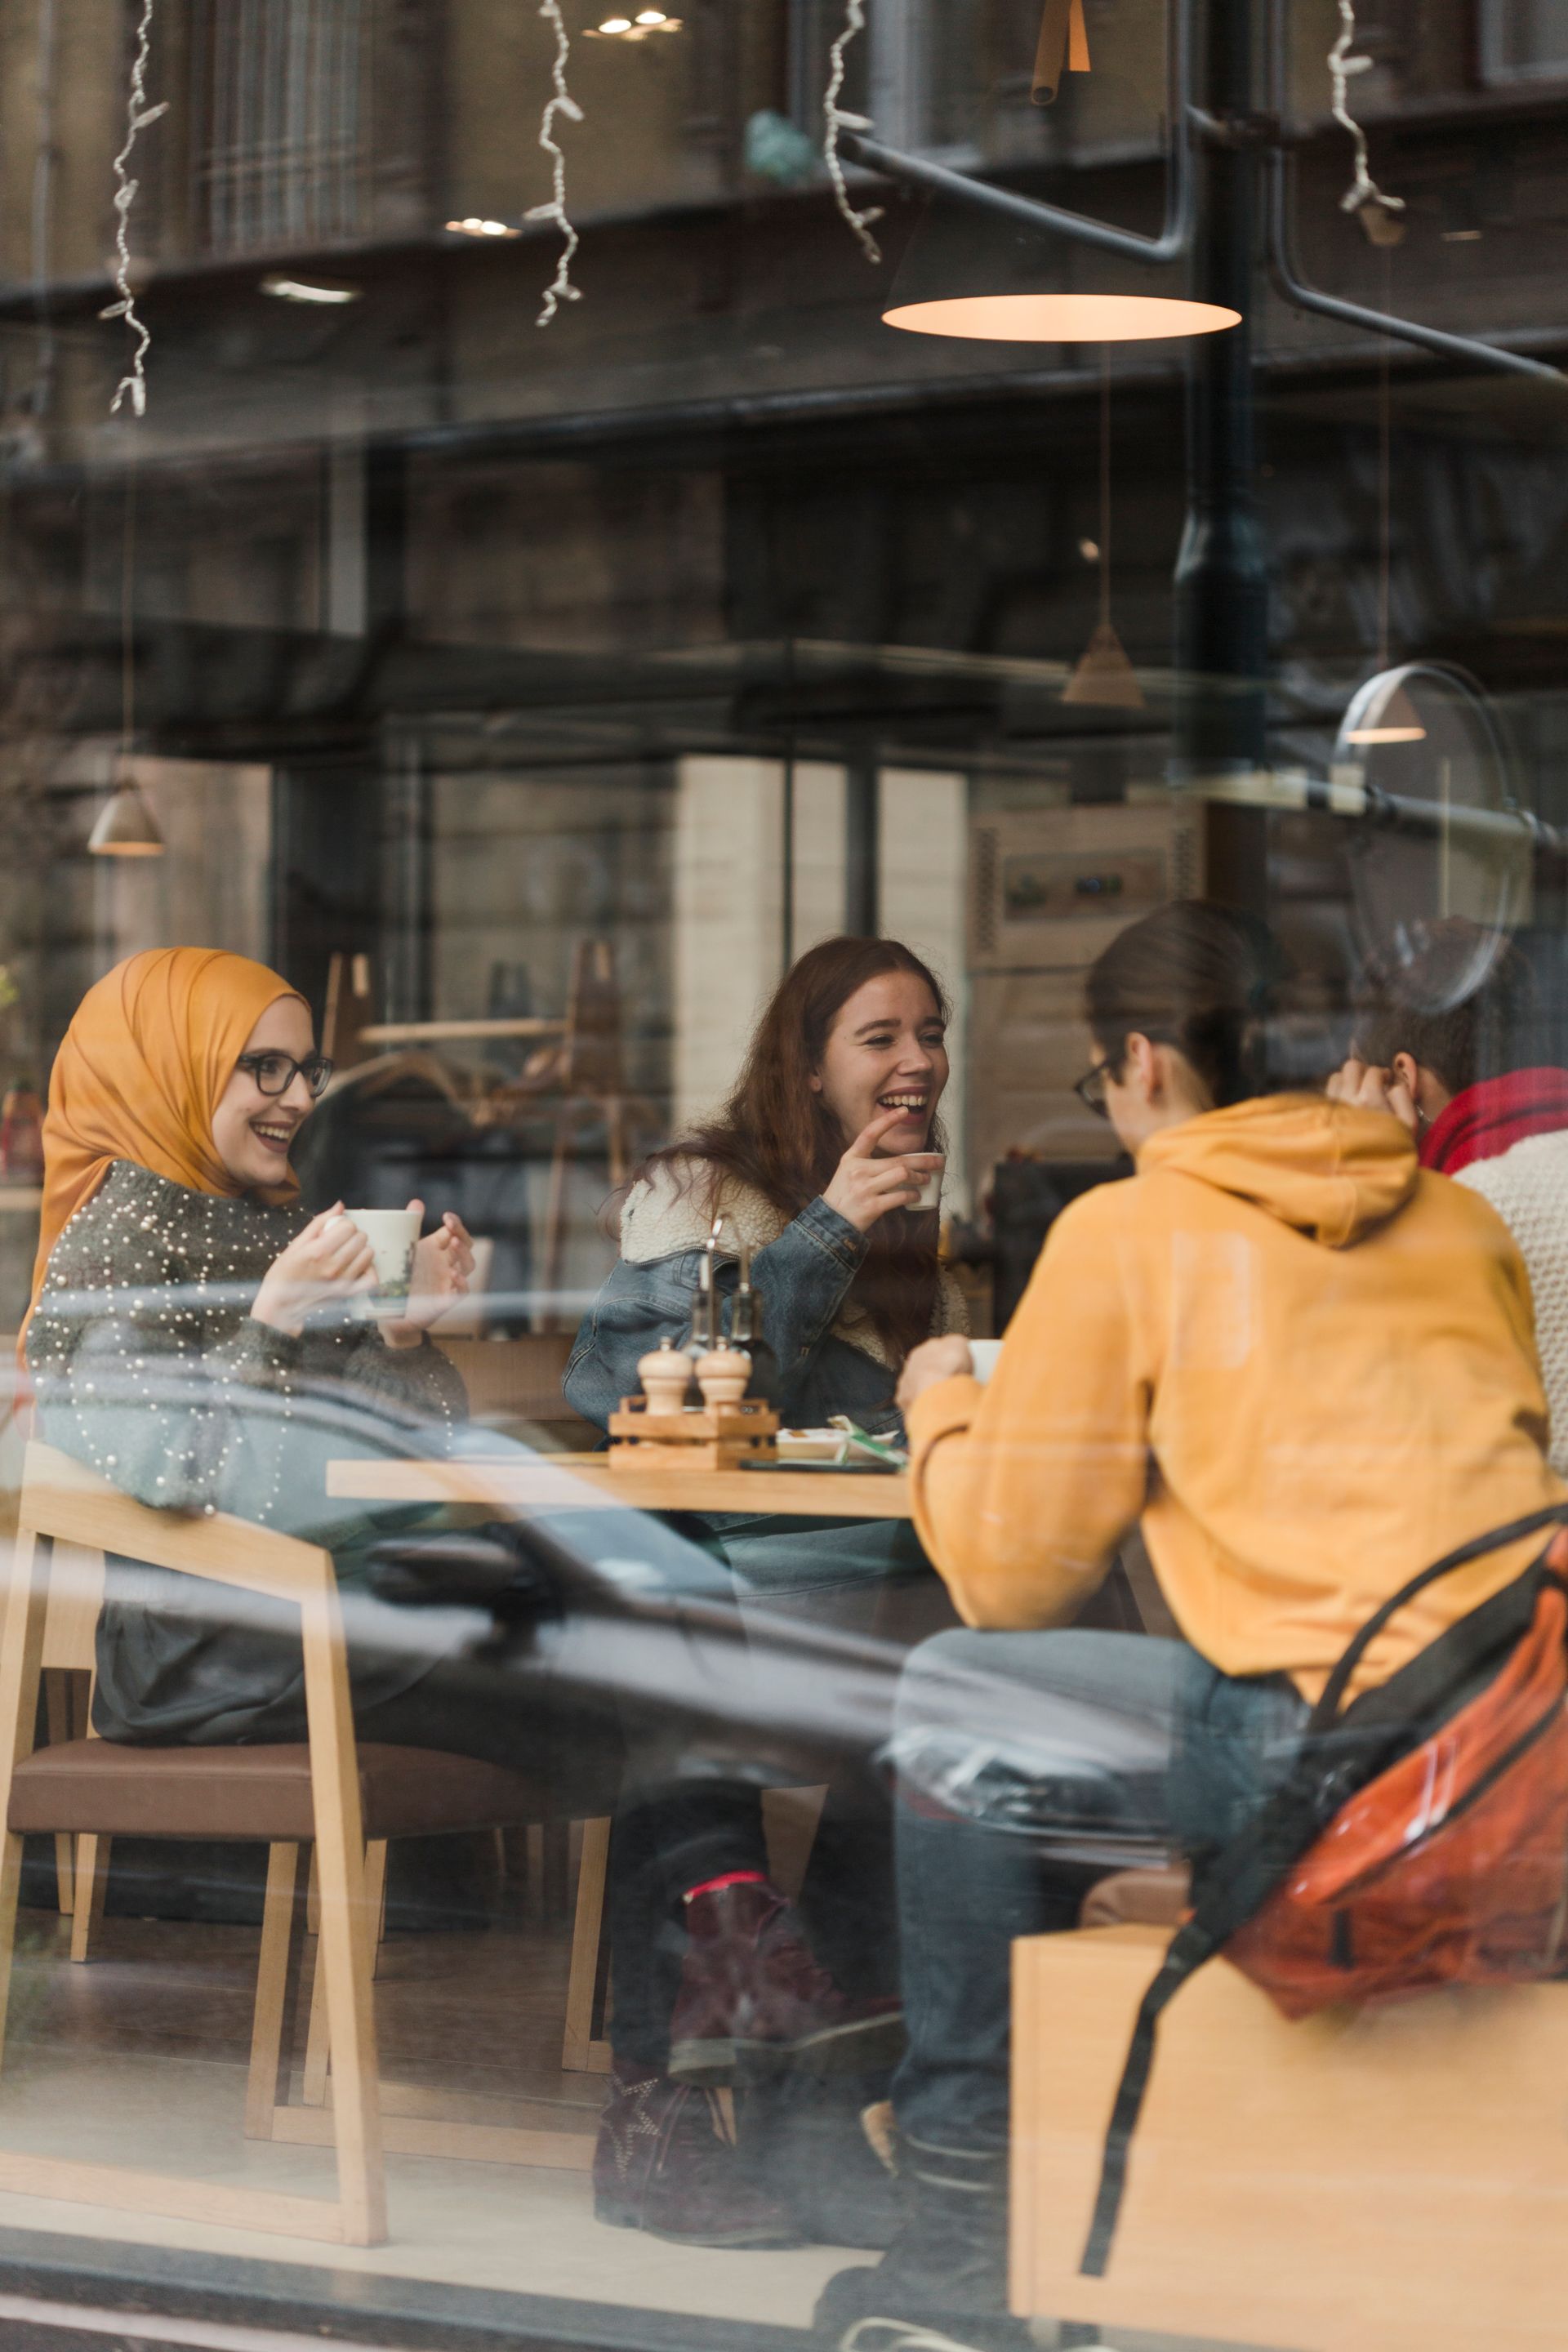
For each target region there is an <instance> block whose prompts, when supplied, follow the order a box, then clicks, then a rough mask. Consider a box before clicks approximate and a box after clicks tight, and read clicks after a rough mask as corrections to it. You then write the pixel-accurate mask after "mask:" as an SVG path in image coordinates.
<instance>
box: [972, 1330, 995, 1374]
mask: <svg viewBox="0 0 1568 2352" xmlns="http://www.w3.org/2000/svg"><path fill="white" fill-rule="evenodd" d="M969 1352H970V1354H971V1356H972V1357H973V1360H974V1377H975V1379H976V1380H977V1381H988V1380H989V1379H990V1378H991V1375H992V1373H993V1372H994V1370H996V1359H997V1357H998V1356H999V1355H1000V1354H1001V1353H1002V1342H1001V1340H1000V1339H971V1341H970V1343H969Z"/></svg>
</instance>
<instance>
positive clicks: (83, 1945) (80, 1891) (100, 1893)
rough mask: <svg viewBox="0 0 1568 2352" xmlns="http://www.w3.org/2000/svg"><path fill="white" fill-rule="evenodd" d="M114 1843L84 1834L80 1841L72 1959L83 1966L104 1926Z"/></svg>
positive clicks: (77, 1855)
mask: <svg viewBox="0 0 1568 2352" xmlns="http://www.w3.org/2000/svg"><path fill="white" fill-rule="evenodd" d="M112 1843H113V1840H112V1839H111V1838H107V1837H99V1836H96V1835H83V1836H81V1837H79V1838H78V1840H77V1842H76V1890H75V1891H76V1901H75V1904H74V1906H72V1910H71V1958H72V1959H73V1960H75V1961H76V1962H77V1963H78V1964H79V1965H80V1963H81V1962H82V1961H84V1960H87V1959H89V1958H91V1953H90V1951H89V1945H90V1944H91V1941H92V1937H93V1935H94V1932H95V1930H96V1929H97V1928H99V1927H101V1925H102V1924H103V1906H104V1900H105V1898H106V1896H107V1895H108V1893H109V1851H110V1846H111V1845H112Z"/></svg>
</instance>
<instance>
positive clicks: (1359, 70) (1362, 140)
mask: <svg viewBox="0 0 1568 2352" xmlns="http://www.w3.org/2000/svg"><path fill="white" fill-rule="evenodd" d="M1339 10H1340V37H1339V39H1338V40H1337V41H1336V42H1335V43H1334V46H1333V47H1332V48H1331V50H1330V51H1329V79H1330V80H1331V83H1332V85H1333V93H1334V94H1333V102H1332V106H1331V113H1332V115H1333V118H1334V121H1336V122H1337V123H1338V124H1339V126H1340V128H1341V130H1342V131H1349V132H1350V135H1351V137H1352V139H1353V140H1354V142H1355V177H1354V179H1353V180H1352V182H1351V184H1350V186H1349V187H1348V188H1347V189H1346V190H1345V193H1344V194H1343V195H1342V197H1341V198H1340V210H1341V211H1342V212H1344V213H1355V212H1359V211H1360V210H1361V208H1362V206H1363V205H1381V206H1382V208H1383V209H1384V212H1390V213H1402V212H1403V211H1404V210H1405V199H1404V197H1403V196H1389V195H1384V192H1383V190H1382V189H1381V188H1380V187H1379V186H1378V184H1377V182H1376V181H1375V180H1374V179H1373V176H1372V173H1371V171H1370V170H1369V169H1368V166H1367V146H1366V132H1365V131H1363V129H1362V127H1361V124H1360V123H1359V122H1358V121H1356V119H1355V117H1354V115H1353V114H1352V112H1351V109H1350V82H1351V76H1352V74H1363V73H1368V72H1370V71H1371V69H1372V59H1371V58H1352V55H1351V45H1352V42H1353V41H1354V39H1355V34H1356V23H1355V8H1354V5H1353V0H1339Z"/></svg>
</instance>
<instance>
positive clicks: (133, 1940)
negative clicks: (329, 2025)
mask: <svg viewBox="0 0 1568 2352" xmlns="http://www.w3.org/2000/svg"><path fill="white" fill-rule="evenodd" d="M68 1928H69V1922H68V1921H62V1920H60V1919H58V1918H57V1917H55V1916H52V1915H51V1914H48V1913H44V1912H38V1911H32V1912H24V1914H23V1915H22V1937H21V1942H22V1952H21V1955H20V1957H19V1961H18V1968H17V1973H16V1987H15V1992H14V1996H13V2023H12V2032H11V2037H10V2041H9V2044H8V2047H7V2049H6V2053H5V2070H4V2080H3V2085H0V2148H3V2149H5V2151H26V2152H31V2153H34V2154H37V2155H39V2156H46V2155H47V2156H54V2157H76V2158H90V2159H96V2160H99V2161H108V2162H136V2163H140V2164H142V2165H144V2166H147V2165H153V2166H156V2167H158V2168H161V2169H165V2170H171V2171H180V2172H182V2173H184V2172H189V2173H191V2174H193V2175H194V2176H195V2177H197V2178H200V2179H209V2180H215V2181H216V2180H221V2181H224V2182H227V2183H232V2184H236V2185H240V2186H247V2185H248V2186H253V2187H255V2188H258V2189H260V2188H263V2187H265V2188H268V2189H287V2190H289V2191H291V2192H293V2193H296V2194H303V2195H316V2194H327V2193H329V2192H330V2189H331V2157H330V2154H329V2152H328V2151H326V2150H324V2149H318V2148H313V2147H296V2146H282V2145H278V2144H258V2143H256V2142H253V2141H247V2140H246V2139H245V2138H244V2137H243V2135H242V2132H241V2128H240V2126H241V2119H242V2115H243V2109H244V2094H245V2065H246V2059H247V2052H248V2040H249V2031H250V2001H251V1991H252V1986H253V1980H254V1971H255V1965H256V1949H257V1935H256V1931H255V1930H254V1929H251V1928H246V1927H212V1926H188V1925H184V1924H181V1925H173V1924H169V1923H163V1922H154V1921H148V1920H140V1919H132V1918H115V1917H112V1916H111V1917H110V1918H109V1919H107V1920H106V1921H105V1922H104V1925H103V1928H102V1931H101V1944H100V1958H97V1959H95V1960H94V1961H92V1962H91V1963H90V1964H89V1966H87V1967H85V1968H73V1967H71V1966H70V1965H69V1964H68V1961H67V1959H66V1957H65V1955H66V1953H67V1950H68ZM567 1956H568V1930H567V1926H566V1922H565V1920H564V1919H557V1920H555V1921H549V1922H544V1921H541V1920H539V1919H538V1918H537V1917H534V1918H530V1917H527V1916H513V1917H511V1918H510V1919H508V1920H507V1921H506V1922H505V1923H504V1924H501V1925H499V1926H497V1927H493V1928H491V1929H489V1930H474V1931H465V1932H461V1933H452V1934H434V1935H416V1934H409V1935H394V1936H392V1937H389V1938H388V1940H387V1943H386V1945H385V1947H384V1953H383V1960H382V1969H381V1974H380V1977H379V1979H378V1983H377V2012H378V2020H379V2026H380V2032H381V2037H382V2072H383V2075H384V2078H385V2079H387V2080H390V2081H396V2082H400V2083H409V2084H419V2085H422V2086H425V2087H426V2088H428V2089H431V2090H441V2091H451V2092H463V2093H466V2094H468V2095H471V2096H474V2097H477V2098H480V2099H495V2100H498V2101H501V2102H504V2103H505V2112H504V2113H503V2114H500V2115H498V2116H497V2118H496V2119H497V2120H505V2121H513V2122H524V2123H527V2124H529V2125H531V2126H535V2127H546V2128H547V2127H549V2126H552V2125H555V2124H573V2125H574V2126H578V2127H582V2126H584V2125H585V2124H588V2123H590V2122H591V2121H592V2119H593V2118H594V2116H596V2114H597V2111H598V2108H599V2105H600V2102H601V2099H602V2096H603V2091H604V2083H603V2079H602V2077H598V2076H595V2075H588V2074H563V2072H562V2069H561V2064H560V2058H561V2032H562V2020H563V2004H564V1999H565V1984H566V1969H567ZM520 2103H521V2107H520ZM387 2173H388V2189H389V2204H390V2230H391V2235H390V2241H389V2242H388V2243H387V2244H386V2245H384V2246H381V2247H376V2248H373V2249H370V2250H368V2251H362V2250H360V2249H347V2248H342V2247H336V2246H334V2247H330V2248H329V2247H324V2246H321V2245H317V2244H312V2243H310V2242H307V2241H305V2240H291V2239H286V2238H279V2237H273V2236H268V2237H259V2236H257V2237H250V2236H247V2235H245V2234H243V2233H240V2232H236V2231H226V2230H219V2229H216V2228H213V2227H211V2226H207V2225H203V2224H198V2223H187V2222H179V2221H163V2220H160V2219H155V2218H150V2217H140V2216H139V2217H134V2218H132V2217H130V2216H127V2215H126V2214H123V2213H118V2214H114V2213H107V2212H101V2211H99V2210H95V2209H92V2208H89V2207H86V2206H71V2205H66V2204H61V2203H52V2202H46V2201H45V2200H37V2199H32V2198H22V2197H16V2196H12V2195H5V2194H0V2228H16V2229H32V2230H47V2231H66V2232H68V2233H71V2234H73V2235H79V2236H82V2237H86V2238H91V2239H93V2240H97V2241H100V2242H101V2241H104V2240H108V2241H119V2242H125V2241H127V2240H130V2241H133V2242H136V2243H138V2244H142V2245H159V2246H187V2247H190V2248H191V2249H193V2250H194V2251H197V2252H204V2253H209V2254H214V2253H216V2254H227V2253H232V2254H248V2255H252V2256H255V2257H257V2258H258V2259H259V2260H262V2261H271V2262H300V2263H310V2264H312V2265H317V2266H321V2265H326V2266H329V2267H332V2268H343V2267H350V2268H353V2269H355V2270H363V2271H365V2272H370V2273H375V2274H377V2275H379V2276H383V2277H397V2276H405V2277H410V2278H419V2279H426V2280H436V2281H451V2282H454V2283H458V2284H464V2285H468V2286H474V2287H484V2288H489V2289H493V2290H498V2291H502V2292H506V2291H510V2292H516V2293H522V2294H548V2295H561V2296H567V2297H574V2298H579V2299H583V2300H585V2301H590V2302H595V2303H621V2304H626V2305H639V2306H642V2307H644V2308H646V2309H648V2310H653V2311H665V2312H686V2313H689V2314H691V2315H696V2316H703V2317H711V2318H729V2319H737V2320H748V2319H751V2320H755V2321H758V2322H766V2323H769V2324H771V2325H773V2326H781V2325H782V2326H805V2325H806V2324H807V2323H808V2322H809V2319H810V2315H811V2308H812V2305H813V2303H814V2302H815V2300H816V2294H817V2293H818V2291H819V2289H820V2287H821V2285H822V2283H823V2282H824V2280H826V2278H827V2277H829V2276H830V2275H831V2273H833V2272H834V2271H835V2270H837V2269H840V2268H842V2267H843V2266H844V2264H845V2263H849V2262H853V2261H854V2260H856V2259H857V2258H856V2256H855V2255H854V2254H853V2253H850V2252H845V2251H844V2250H843V2249H841V2248H835V2247H816V2246H814V2247H809V2248H802V2249H798V2250H794V2251H788V2252H755V2253H724V2252H710V2251H708V2250H705V2249H704V2250H696V2249H692V2248H689V2247H682V2246H674V2245H669V2244H666V2243H664V2242H662V2241H660V2240H658V2239H655V2238H650V2237H647V2236H646V2235H644V2234H642V2233H640V2232H634V2231H623V2230H611V2229H606V2228H604V2227H601V2226H600V2225H599V2224H598V2223H597V2222H595V2220H594V2218H593V2199H592V2190H591V2188H590V2185H589V2183H588V2180H587V2179H586V2177H585V2176H584V2174H582V2173H580V2172H577V2173H569V2172H553V2171H552V2172H546V2171H541V2170H525V2169H523V2168H514V2167H510V2166H500V2165H489V2164H458V2163H448V2162H442V2161H437V2160H435V2159H430V2158H408V2157H390V2158H388V2160H387Z"/></svg>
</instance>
